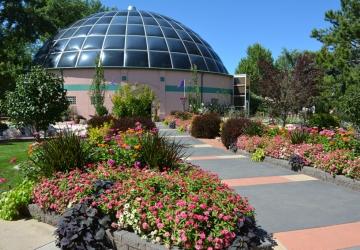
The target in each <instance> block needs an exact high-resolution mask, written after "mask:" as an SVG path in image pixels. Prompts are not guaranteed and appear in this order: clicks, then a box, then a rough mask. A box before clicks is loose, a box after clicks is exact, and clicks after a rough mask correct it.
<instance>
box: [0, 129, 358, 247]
mask: <svg viewBox="0 0 360 250" xmlns="http://www.w3.org/2000/svg"><path fill="white" fill-rule="evenodd" d="M159 128H160V133H161V134H163V135H165V136H167V137H168V138H170V139H173V140H176V141H181V142H183V143H184V144H187V145H188V148H187V150H186V151H187V153H188V154H189V157H188V158H187V161H189V162H191V163H193V164H196V165H199V166H201V167H202V168H203V169H205V170H208V171H211V172H214V173H217V174H218V175H219V177H220V178H221V179H222V180H223V182H224V183H227V184H228V185H229V186H231V187H232V188H234V189H235V190H236V192H238V193H239V194H240V195H242V196H245V197H248V199H249V201H250V204H251V205H252V206H254V207H255V209H256V218H257V223H258V224H259V225H260V226H261V227H262V228H263V229H264V230H266V231H268V232H269V233H273V234H274V237H275V238H276V240H277V242H278V243H279V246H277V247H276V249H279V250H280V249H288V250H335V249H348V250H350V249H352V250H355V249H357V250H360V192H356V191H352V190H349V189H346V188H343V187H339V186H336V185H334V184H331V183H326V182H323V181H321V180H317V179H315V178H313V177H310V176H307V175H303V174H297V173H296V172H293V171H290V170H287V169H284V168H281V167H278V166H274V165H271V164H268V163H254V162H252V161H251V160H250V159H249V158H247V157H246V156H243V155H240V154H233V153H231V152H229V151H227V150H225V149H224V148H223V147H222V145H221V144H219V143H216V142H215V141H213V140H203V139H201V140H200V139H195V138H193V137H191V136H189V135H188V134H185V133H179V132H177V131H176V130H173V129H167V128H164V127H163V126H162V124H159ZM54 230H55V228H53V227H51V226H49V225H46V224H43V223H40V222H36V221H34V220H28V221H24V220H21V221H16V222H4V221H0V250H27V249H29V250H30V249H40V250H54V249H57V248H56V247H55V245H54V242H53V241H54V236H53V231H54ZM20 232H21V233H20Z"/></svg>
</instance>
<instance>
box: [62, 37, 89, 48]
mask: <svg viewBox="0 0 360 250" xmlns="http://www.w3.org/2000/svg"><path fill="white" fill-rule="evenodd" d="M84 40H85V37H77V38H73V39H71V40H70V42H69V43H68V44H67V46H66V49H65V51H70V50H79V49H81V46H82V44H83V42H84Z"/></svg>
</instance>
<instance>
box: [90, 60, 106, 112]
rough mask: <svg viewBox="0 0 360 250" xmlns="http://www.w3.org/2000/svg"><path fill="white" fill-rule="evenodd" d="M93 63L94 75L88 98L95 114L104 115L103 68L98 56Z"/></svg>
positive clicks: (104, 87)
mask: <svg viewBox="0 0 360 250" xmlns="http://www.w3.org/2000/svg"><path fill="white" fill-rule="evenodd" d="M95 65H96V67H95V75H94V78H93V80H92V83H91V87H90V99H91V101H92V104H93V105H94V107H95V112H96V115H99V116H103V115H106V114H107V113H108V111H107V109H106V107H105V106H104V100H105V89H106V86H105V78H104V68H103V66H102V64H101V61H100V57H99V56H98V57H97V58H96V61H95Z"/></svg>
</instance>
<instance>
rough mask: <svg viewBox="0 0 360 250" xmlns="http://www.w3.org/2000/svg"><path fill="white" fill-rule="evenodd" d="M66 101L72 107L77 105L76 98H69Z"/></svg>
mask: <svg viewBox="0 0 360 250" xmlns="http://www.w3.org/2000/svg"><path fill="white" fill-rule="evenodd" d="M66 99H67V100H68V102H69V104H70V105H73V104H76V96H67V97H66Z"/></svg>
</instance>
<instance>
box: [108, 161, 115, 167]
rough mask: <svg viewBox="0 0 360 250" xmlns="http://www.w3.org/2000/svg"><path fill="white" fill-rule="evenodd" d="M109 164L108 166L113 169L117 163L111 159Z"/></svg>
mask: <svg viewBox="0 0 360 250" xmlns="http://www.w3.org/2000/svg"><path fill="white" fill-rule="evenodd" d="M107 164H108V165H109V166H110V167H112V166H114V165H115V161H114V160H113V159H109V160H108V161H107Z"/></svg>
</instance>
